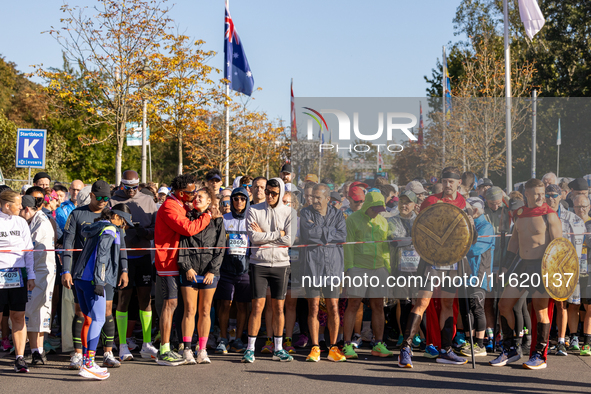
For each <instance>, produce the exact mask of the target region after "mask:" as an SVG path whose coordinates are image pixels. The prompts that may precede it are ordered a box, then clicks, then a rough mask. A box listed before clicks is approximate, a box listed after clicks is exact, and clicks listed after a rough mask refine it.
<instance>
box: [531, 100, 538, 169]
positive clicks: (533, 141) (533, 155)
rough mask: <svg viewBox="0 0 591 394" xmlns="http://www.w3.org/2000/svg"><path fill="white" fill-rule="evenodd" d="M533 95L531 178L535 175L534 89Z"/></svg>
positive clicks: (535, 113) (535, 114)
mask: <svg viewBox="0 0 591 394" xmlns="http://www.w3.org/2000/svg"><path fill="white" fill-rule="evenodd" d="M532 97H533V102H534V103H533V108H532V130H531V177H532V179H533V178H535V177H536V150H537V145H536V116H537V112H536V98H537V97H538V92H537V91H536V89H534V91H533V93H532Z"/></svg>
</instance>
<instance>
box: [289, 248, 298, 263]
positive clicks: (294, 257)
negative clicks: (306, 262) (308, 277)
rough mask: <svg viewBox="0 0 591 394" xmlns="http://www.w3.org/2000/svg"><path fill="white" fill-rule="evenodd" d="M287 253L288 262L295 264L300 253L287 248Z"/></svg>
mask: <svg viewBox="0 0 591 394" xmlns="http://www.w3.org/2000/svg"><path fill="white" fill-rule="evenodd" d="M287 253H288V254H289V261H290V262H292V263H296V262H298V261H299V260H300V251H299V250H298V249H292V248H289V250H288V252H287Z"/></svg>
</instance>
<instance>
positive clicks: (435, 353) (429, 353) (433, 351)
mask: <svg viewBox="0 0 591 394" xmlns="http://www.w3.org/2000/svg"><path fill="white" fill-rule="evenodd" d="M423 357H427V358H437V357H439V350H437V348H436V347H435V346H434V345H432V344H431V345H429V346H427V347H426V348H425V353H424V354H423Z"/></svg>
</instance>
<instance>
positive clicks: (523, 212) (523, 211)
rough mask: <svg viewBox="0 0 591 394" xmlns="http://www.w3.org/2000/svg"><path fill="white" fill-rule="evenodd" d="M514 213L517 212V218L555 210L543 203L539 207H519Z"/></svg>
mask: <svg viewBox="0 0 591 394" xmlns="http://www.w3.org/2000/svg"><path fill="white" fill-rule="evenodd" d="M515 213H516V214H517V217H518V218H533V217H538V216H544V215H547V214H549V213H556V211H555V210H553V209H552V208H550V206H549V205H548V204H546V203H544V204H542V206H541V207H534V208H528V207H521V208H519V209H518V210H517V211H516V212H515Z"/></svg>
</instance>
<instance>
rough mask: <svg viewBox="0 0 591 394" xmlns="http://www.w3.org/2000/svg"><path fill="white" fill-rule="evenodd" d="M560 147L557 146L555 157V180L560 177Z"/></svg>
mask: <svg viewBox="0 0 591 394" xmlns="http://www.w3.org/2000/svg"><path fill="white" fill-rule="evenodd" d="M559 174H560V145H558V156H557V157H556V179H558V177H559V176H560V175H559Z"/></svg>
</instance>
